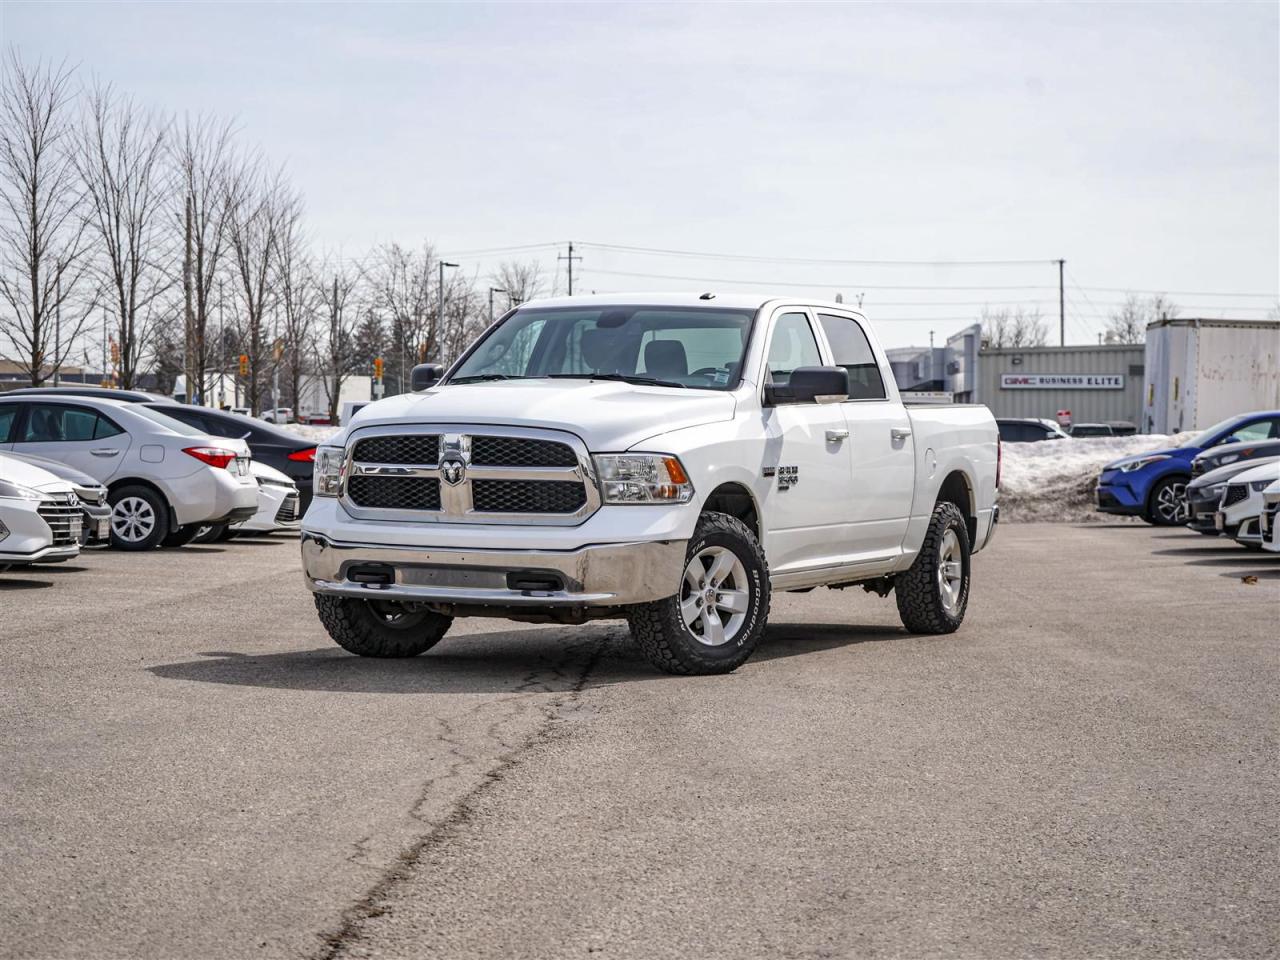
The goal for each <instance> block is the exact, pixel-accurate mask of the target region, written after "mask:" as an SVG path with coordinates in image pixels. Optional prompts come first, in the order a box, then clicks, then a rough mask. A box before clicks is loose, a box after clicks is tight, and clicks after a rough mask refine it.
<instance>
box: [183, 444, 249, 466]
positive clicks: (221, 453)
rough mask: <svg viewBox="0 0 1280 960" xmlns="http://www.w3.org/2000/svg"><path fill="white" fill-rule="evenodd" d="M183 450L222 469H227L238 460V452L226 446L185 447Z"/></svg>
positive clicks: (202, 461) (203, 461)
mask: <svg viewBox="0 0 1280 960" xmlns="http://www.w3.org/2000/svg"><path fill="white" fill-rule="evenodd" d="M182 452H183V453H185V454H188V455H189V456H192V457H195V458H196V459H197V460H199V461H200V462H201V463H207V464H208V465H209V466H211V467H217V468H218V469H220V470H225V469H226V468H227V467H229V466H231V464H233V463H235V460H236V452H235V451H234V450H228V449H227V448H226V447H183V449H182Z"/></svg>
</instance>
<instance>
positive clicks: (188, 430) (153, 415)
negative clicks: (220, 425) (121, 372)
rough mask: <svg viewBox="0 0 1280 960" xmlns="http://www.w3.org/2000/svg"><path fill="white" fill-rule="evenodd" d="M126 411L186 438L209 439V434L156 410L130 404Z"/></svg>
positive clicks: (138, 404)
mask: <svg viewBox="0 0 1280 960" xmlns="http://www.w3.org/2000/svg"><path fill="white" fill-rule="evenodd" d="M125 409H127V410H130V411H131V412H133V413H136V414H138V415H139V416H142V417H146V418H147V419H148V420H151V421H153V422H155V423H158V424H160V426H162V427H164V428H166V429H168V430H172V431H173V432H174V433H180V434H182V435H183V436H184V437H207V436H208V434H207V433H205V432H204V431H203V430H197V429H195V428H194V427H189V426H187V425H186V424H185V423H183V422H182V421H181V420H175V419H173V417H166V416H165V415H164V414H163V413H159V412H157V411H155V410H151V409H149V408H148V407H144V406H143V405H142V404H140V403H134V404H130V405H129V406H128V407H126V408H125Z"/></svg>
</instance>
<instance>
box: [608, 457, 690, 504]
mask: <svg viewBox="0 0 1280 960" xmlns="http://www.w3.org/2000/svg"><path fill="white" fill-rule="evenodd" d="M592 459H593V460H594V461H595V465H596V476H597V477H598V478H599V480H600V496H601V497H602V498H603V500H604V502H605V503H688V502H689V501H690V500H691V499H693V484H692V483H690V482H689V475H688V474H687V473H686V472H685V469H684V466H683V465H682V464H681V463H680V460H679V458H678V457H673V456H670V455H669V454H665V453H602V454H597V455H596V456H594V457H592Z"/></svg>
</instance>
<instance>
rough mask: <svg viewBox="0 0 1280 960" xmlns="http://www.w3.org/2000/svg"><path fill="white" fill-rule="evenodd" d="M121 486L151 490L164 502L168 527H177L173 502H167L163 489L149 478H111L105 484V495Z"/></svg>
mask: <svg viewBox="0 0 1280 960" xmlns="http://www.w3.org/2000/svg"><path fill="white" fill-rule="evenodd" d="M121 487H146V488H147V489H148V490H150V491H152V492H153V493H154V494H155V495H156V496H157V497H159V498H160V502H161V503H163V504H164V506H165V509H166V510H168V511H169V529H170V530H171V531H172V530H176V529H178V515H177V514H176V513H174V510H173V504H172V503H170V502H169V498H168V497H166V496H165V495H164V491H163V490H161V489H160V488H159V487H157V486H156V485H155V484H154V483H152V482H151V481H150V480H143V479H142V478H141V477H121V478H120V479H119V480H112V481H111V482H110V483H109V484H107V496H108V497H110V496H111V494H113V493H115V492H116V491H117V490H119V489H120V488H121Z"/></svg>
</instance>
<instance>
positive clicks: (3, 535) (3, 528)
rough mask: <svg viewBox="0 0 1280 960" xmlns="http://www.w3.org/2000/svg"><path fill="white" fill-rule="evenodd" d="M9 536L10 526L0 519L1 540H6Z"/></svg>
mask: <svg viewBox="0 0 1280 960" xmlns="http://www.w3.org/2000/svg"><path fill="white" fill-rule="evenodd" d="M8 536H9V528H8V527H6V526H5V525H4V521H3V520H0V540H4V539H5V538H7V537H8Z"/></svg>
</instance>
